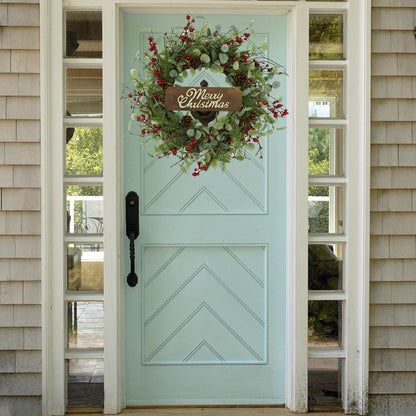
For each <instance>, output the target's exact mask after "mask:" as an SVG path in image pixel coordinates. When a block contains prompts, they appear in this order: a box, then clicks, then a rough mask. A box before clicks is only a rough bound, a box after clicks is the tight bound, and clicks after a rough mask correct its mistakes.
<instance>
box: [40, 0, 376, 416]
mask: <svg viewBox="0 0 416 416" xmlns="http://www.w3.org/2000/svg"><path fill="white" fill-rule="evenodd" d="M202 5H203V6H207V7H214V6H215V7H216V8H217V9H219V10H221V9H226V8H227V7H228V8H230V7H232V9H233V10H234V11H235V10H236V8H237V7H239V8H241V9H243V8H245V9H247V10H250V9H251V10H256V11H257V12H258V10H259V8H260V7H261V8H262V11H267V10H269V11H272V10H277V9H281V10H282V11H285V12H287V13H288V42H289V44H288V45H289V47H288V52H289V54H288V72H289V74H290V75H289V78H288V100H289V102H288V107H289V110H290V116H289V119H288V136H287V137H288V138H289V140H288V143H287V216H288V217H287V236H286V241H287V277H286V286H287V318H286V328H287V346H286V351H287V352H286V363H287V364H286V406H287V407H288V408H289V409H290V410H292V411H295V412H303V413H304V412H306V411H307V408H308V386H307V374H308V347H307V341H308V336H307V330H308V328H307V303H308V290H307V281H308V264H307V257H308V256H307V250H308V242H309V241H308V233H307V230H308V224H307V222H308V217H307V216H308V212H307V195H308V169H307V149H308V144H307V137H308V128H309V125H308V54H309V53H308V52H309V51H308V46H309V45H308V41H309V31H308V24H309V14H310V12H311V11H312V12H322V13H325V12H327V11H328V12H331V11H346V13H347V15H348V20H347V22H348V27H349V30H348V28H347V35H346V37H345V38H344V42H345V45H346V48H347V54H348V61H347V66H346V71H347V74H348V83H349V84H348V85H347V86H346V89H345V91H346V112H347V117H348V132H347V134H346V137H345V138H344V140H345V141H346V145H345V149H346V155H345V157H346V163H345V169H346V171H347V172H348V176H347V184H348V189H350V190H351V189H354V192H351V191H350V192H348V197H347V199H346V200H347V205H346V207H345V208H346V216H347V217H353V218H354V219H355V220H354V221H348V233H346V234H345V235H344V236H334V237H333V239H334V242H339V241H348V244H349V255H348V261H347V265H346V269H347V273H348V274H349V275H351V276H354V277H355V278H354V279H349V280H347V282H346V287H345V291H344V294H343V299H344V300H346V302H347V305H348V307H347V312H346V313H347V314H348V319H345V320H344V321H345V322H348V327H347V328H345V331H346V334H347V337H346V338H347V339H346V340H345V347H344V348H343V351H342V356H343V357H345V359H346V363H347V364H346V372H345V373H346V374H345V377H344V392H343V397H344V409H345V411H346V413H358V414H365V413H366V412H367V385H368V348H369V344H368V305H369V297H368V281H369V280H368V267H369V266H368V263H369V166H370V164H369V154H370V152H369V143H370V141H369V124H370V122H369V120H370V112H369V106H370V104H369V103H370V100H369V85H370V67H369V66H370V58H369V57H370V43H369V42H370V10H371V3H370V2H367V1H362V0H349V2H329V3H328V2H322V3H321V2H307V1H303V0H301V1H250V0H241V1H234V0H233V1H227V0H205V1H201V2H200V3H197V2H195V1H193V0H182V1H180V2H177V3H175V7H176V8H178V7H182V8H183V10H184V11H185V10H189V9H190V8H191V7H192V6H197V7H199V8H200V9H202V8H203V6H202ZM172 6H173V5H172V3H169V2H168V1H163V0H153V1H151V0H136V1H135V0H124V1H122V0H90V1H86V0H40V7H41V23H40V24H41V82H42V87H41V88H42V90H41V128H42V279H43V289H42V295H43V302H42V305H43V307H42V311H43V315H42V325H43V338H42V339H43V341H42V350H43V370H42V371H43V378H42V380H43V381H42V384H43V386H42V394H43V414H44V415H45V416H49V415H63V414H64V412H65V403H64V399H63V398H64V397H65V389H66V386H65V377H64V374H65V371H64V359H65V355H64V351H65V333H64V328H65V310H64V278H63V277H64V275H65V270H64V264H65V262H64V251H63V250H62V249H61V248H60V247H62V245H63V241H64V227H63V224H62V221H63V214H62V212H63V200H64V186H63V172H64V161H63V156H62V155H63V141H60V140H58V139H57V138H59V137H63V133H64V130H63V123H62V120H63V115H64V113H63V112H64V110H63V108H64V106H63V100H64V97H63V89H62V85H63V82H64V75H63V71H62V68H63V60H62V59H63V58H62V45H63V38H62V32H63V30H62V25H63V22H62V9H63V7H66V8H73V9H76V10H82V9H85V10H87V9H101V10H102V17H103V60H102V67H103V79H104V82H103V98H104V102H103V113H104V117H103V129H104V131H103V136H104V139H103V141H104V177H103V181H104V218H105V230H104V250H105V263H104V319H105V330H104V345H105V348H104V355H103V357H104V363H105V377H104V391H105V401H104V413H105V414H114V413H117V412H120V411H121V410H122V409H123V408H124V360H123V356H124V354H123V351H124V345H123V338H124V334H123V309H124V307H123V306H124V303H123V292H124V271H123V266H122V263H123V261H122V259H121V256H122V254H123V251H122V247H123V240H124V228H123V204H122V201H123V200H124V195H123V187H122V181H123V178H122V165H123V163H122V144H121V140H120V137H121V135H120V131H121V117H120V105H119V95H120V85H119V80H120V77H119V74H120V68H119V64H118V63H119V62H120V59H119V58H120V56H119V51H120V50H121V48H120V43H121V42H122V39H119V33H120V12H121V11H122V10H125V9H127V8H138V7H139V8H142V9H145V8H146V7H151V8H154V7H164V8H166V10H167V9H168V7H172ZM353 23H354V24H353ZM349 45H353V47H354V51H352V50H351V48H349ZM352 86H354V88H353V87H352ZM350 103H354V105H350ZM352 161H354V162H355V165H354V168H353V169H351V167H350V166H352ZM59 172H61V173H62V175H61V174H59ZM315 240H316V241H317V240H319V237H316V238H315ZM327 241H328V238H326V239H325V242H327Z"/></svg>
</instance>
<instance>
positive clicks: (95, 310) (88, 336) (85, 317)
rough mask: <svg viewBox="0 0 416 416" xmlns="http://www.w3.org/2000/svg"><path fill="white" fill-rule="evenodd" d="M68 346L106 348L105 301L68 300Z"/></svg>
mask: <svg viewBox="0 0 416 416" xmlns="http://www.w3.org/2000/svg"><path fill="white" fill-rule="evenodd" d="M68 348H104V308H103V302H68Z"/></svg>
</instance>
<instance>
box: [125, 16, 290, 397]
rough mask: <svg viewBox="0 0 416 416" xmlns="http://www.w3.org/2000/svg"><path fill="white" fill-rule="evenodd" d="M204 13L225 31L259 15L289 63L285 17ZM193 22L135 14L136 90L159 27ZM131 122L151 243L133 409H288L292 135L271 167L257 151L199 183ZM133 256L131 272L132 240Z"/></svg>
mask: <svg viewBox="0 0 416 416" xmlns="http://www.w3.org/2000/svg"><path fill="white" fill-rule="evenodd" d="M235 12H236V13H238V9H236V11H235ZM259 12H260V10H259ZM204 17H205V18H206V20H207V21H208V23H209V25H210V26H212V27H215V26H216V25H219V24H220V25H222V26H223V28H227V27H229V26H231V25H235V26H237V27H240V28H245V27H247V26H248V25H249V22H250V20H251V19H253V20H254V29H255V30H256V32H257V36H256V38H255V39H253V42H256V43H260V44H263V43H264V42H267V43H268V44H269V51H268V54H269V57H270V58H272V59H274V60H275V61H277V62H279V63H280V64H283V65H285V64H286V16H283V15H280V16H260V15H259V16H252V15H234V14H233V15H215V14H208V15H205V16H204ZM184 21H185V16H184V15H183V14H138V13H125V14H124V16H123V26H124V46H123V55H124V58H123V59H124V60H123V65H124V80H125V81H126V83H128V74H129V72H130V69H131V68H132V67H134V66H135V65H136V63H135V62H134V58H135V56H136V53H137V51H141V52H142V51H144V50H147V48H148V41H147V38H148V36H149V31H148V29H149V28H152V29H153V36H154V37H155V38H157V34H163V33H164V32H166V31H170V28H171V27H172V26H178V27H181V26H183V25H184V24H183V22H184ZM216 75H217V74H216ZM206 77H207V78H206ZM199 78H200V73H199V72H198V71H197V74H196V78H195V80H194V81H195V82H196V79H198V82H199V80H200V79H199ZM203 78H205V80H207V81H208V82H209V84H210V86H225V83H224V84H223V85H220V84H221V83H222V82H223V81H222V80H221V79H219V78H218V76H217V77H213V76H212V74H210V73H208V74H204V77H203ZM194 81H193V82H194ZM187 82H188V83H189V82H190V81H189V80H188V79H187ZM195 86H199V84H197V85H195ZM278 94H279V95H283V96H284V95H285V86H284V85H282V86H281V87H280V90H279V93H278ZM129 119H130V113H129V109H128V108H126V109H125V116H124V120H125V121H124V132H125V134H124V149H125V150H124V166H125V171H124V183H125V193H127V192H128V191H131V190H133V191H136V192H137V194H138V195H139V196H140V236H139V238H138V240H137V242H136V257H137V263H138V266H137V267H136V269H137V271H138V275H139V284H138V285H137V286H136V287H134V288H130V287H129V286H127V284H126V289H125V345H126V348H125V363H126V370H125V371H126V404H127V405H186V404H199V405H202V404H282V403H284V396H285V308H286V304H285V302H286V297H285V245H286V241H285V205H286V190H285V170H286V165H285V164H286V131H285V130H283V131H280V132H277V133H274V134H273V135H271V136H269V137H268V138H266V139H264V140H263V141H264V144H263V148H264V149H263V158H262V159H260V158H259V156H258V155H257V156H256V155H255V154H254V153H253V154H252V155H251V158H250V160H245V161H243V162H240V161H237V160H234V161H233V162H232V163H230V165H229V166H228V167H227V169H226V170H225V171H224V172H222V171H221V169H217V170H213V169H210V170H209V171H208V172H202V173H201V175H200V176H197V177H193V176H192V175H191V174H190V173H188V174H186V173H183V172H182V171H181V170H180V169H179V167H178V166H173V167H172V165H173V164H174V163H175V160H174V159H173V158H162V159H160V160H155V159H152V158H150V157H149V156H148V152H149V151H153V144H151V145H150V146H151V147H150V148H149V149H148V148H146V146H143V144H141V143H140V139H137V138H136V137H135V136H132V135H129V134H128V133H127V125H128V123H129ZM125 252H126V269H127V267H128V266H129V262H128V260H127V257H128V253H129V250H128V245H127V243H126V249H125ZM126 274H127V273H126Z"/></svg>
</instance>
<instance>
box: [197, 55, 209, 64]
mask: <svg viewBox="0 0 416 416" xmlns="http://www.w3.org/2000/svg"><path fill="white" fill-rule="evenodd" d="M199 59H201V61H202V62H204V63H205V64H208V63H209V62H210V61H211V58H210V57H209V56H208V55H207V54H206V53H203V54H202V55H201V56H200V57H199Z"/></svg>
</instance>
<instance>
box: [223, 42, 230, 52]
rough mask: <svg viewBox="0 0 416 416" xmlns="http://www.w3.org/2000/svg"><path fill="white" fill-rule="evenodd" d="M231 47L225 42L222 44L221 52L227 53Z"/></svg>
mask: <svg viewBox="0 0 416 416" xmlns="http://www.w3.org/2000/svg"><path fill="white" fill-rule="evenodd" d="M229 49H230V48H229V47H228V45H227V44H225V43H224V45H222V46H221V52H224V53H227V52H228V51H229Z"/></svg>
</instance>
